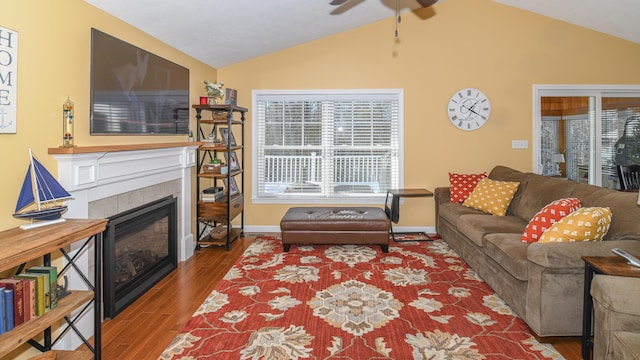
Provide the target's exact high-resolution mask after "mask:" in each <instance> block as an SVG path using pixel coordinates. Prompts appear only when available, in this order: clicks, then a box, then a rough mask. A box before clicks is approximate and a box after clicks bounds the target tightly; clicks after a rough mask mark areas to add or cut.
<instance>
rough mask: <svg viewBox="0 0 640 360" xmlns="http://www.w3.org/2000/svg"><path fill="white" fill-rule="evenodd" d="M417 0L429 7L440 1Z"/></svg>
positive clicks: (423, 5)
mask: <svg viewBox="0 0 640 360" xmlns="http://www.w3.org/2000/svg"><path fill="white" fill-rule="evenodd" d="M334 1H335V0H334ZM417 1H418V3H419V4H420V5H422V7H429V6H431V5H433V4H435V3H437V2H438V0H417Z"/></svg>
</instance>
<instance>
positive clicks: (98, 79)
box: [90, 29, 189, 135]
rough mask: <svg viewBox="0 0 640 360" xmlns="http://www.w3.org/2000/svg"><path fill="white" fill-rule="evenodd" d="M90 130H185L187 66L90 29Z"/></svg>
mask: <svg viewBox="0 0 640 360" xmlns="http://www.w3.org/2000/svg"><path fill="white" fill-rule="evenodd" d="M90 119H91V134H92V135H107V134H110V135H127V134H129V135H143V134H144V135H170V134H188V133H189V69H187V68H185V67H182V66H180V65H178V64H175V63H173V62H171V61H169V60H166V59H163V58H161V57H159V56H157V55H154V54H152V53H150V52H148V51H146V50H143V49H140V48H138V47H136V46H133V45H131V44H129V43H127V42H125V41H122V40H119V39H117V38H115V37H113V36H111V35H108V34H105V33H103V32H101V31H99V30H96V29H91V118H90Z"/></svg>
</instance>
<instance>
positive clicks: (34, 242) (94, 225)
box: [0, 219, 108, 271]
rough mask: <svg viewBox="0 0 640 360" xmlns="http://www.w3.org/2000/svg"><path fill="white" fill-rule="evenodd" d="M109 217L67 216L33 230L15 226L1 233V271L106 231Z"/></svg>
mask: <svg viewBox="0 0 640 360" xmlns="http://www.w3.org/2000/svg"><path fill="white" fill-rule="evenodd" d="M107 221H108V220H106V219H99V220H80V219H67V220H66V221H65V222H61V223H57V224H52V225H46V226H42V227H38V228H33V229H29V230H23V229H21V228H13V229H9V230H5V231H2V232H0V249H2V253H1V254H0V271H5V270H9V269H12V268H14V267H17V266H19V265H20V264H23V263H25V262H26V261H28V260H32V259H37V258H38V257H40V256H43V255H45V254H50V253H52V252H55V251H57V250H58V249H60V248H64V247H65V246H67V245H70V244H72V243H74V242H76V241H80V240H82V239H85V238H88V237H90V236H92V235H94V234H97V233H101V232H103V231H104V230H105V229H106V227H107Z"/></svg>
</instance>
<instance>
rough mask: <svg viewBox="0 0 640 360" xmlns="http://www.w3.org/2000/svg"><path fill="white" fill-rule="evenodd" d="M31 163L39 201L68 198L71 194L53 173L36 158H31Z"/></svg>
mask: <svg viewBox="0 0 640 360" xmlns="http://www.w3.org/2000/svg"><path fill="white" fill-rule="evenodd" d="M33 165H34V167H35V169H34V170H35V172H36V181H37V182H38V184H37V185H36V188H37V189H38V194H39V197H40V202H45V201H53V200H61V199H68V198H70V197H71V194H69V193H68V192H67V190H65V189H64V188H63V187H62V185H60V183H59V182H58V180H56V179H55V178H54V177H53V175H51V173H50V172H49V171H47V169H45V167H44V166H43V165H42V164H41V163H40V162H39V161H38V159H36V158H35V157H34V158H33Z"/></svg>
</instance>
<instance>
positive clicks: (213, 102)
mask: <svg viewBox="0 0 640 360" xmlns="http://www.w3.org/2000/svg"><path fill="white" fill-rule="evenodd" d="M208 100H209V105H216V104H217V103H218V98H217V97H213V96H210V97H209V99H208Z"/></svg>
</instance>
